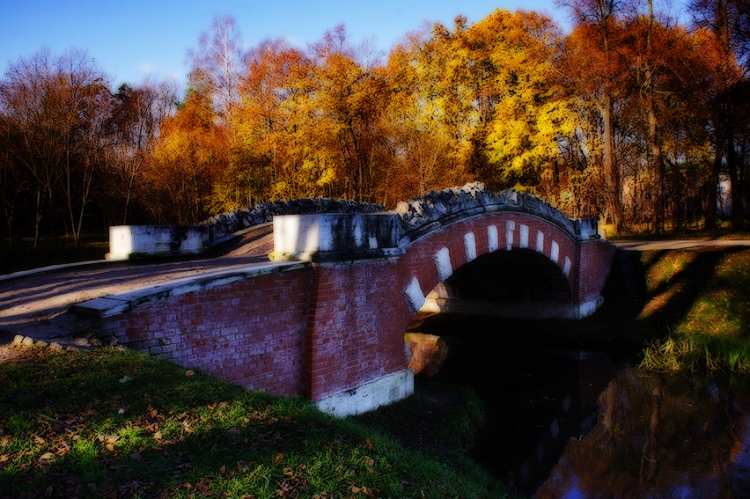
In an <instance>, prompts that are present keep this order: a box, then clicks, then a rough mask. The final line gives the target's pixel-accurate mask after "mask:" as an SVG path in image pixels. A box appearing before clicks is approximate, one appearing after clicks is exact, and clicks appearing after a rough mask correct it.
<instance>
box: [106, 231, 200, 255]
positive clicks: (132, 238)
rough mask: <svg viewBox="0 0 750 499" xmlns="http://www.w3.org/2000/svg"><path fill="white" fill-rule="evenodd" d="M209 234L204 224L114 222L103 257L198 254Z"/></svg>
mask: <svg viewBox="0 0 750 499" xmlns="http://www.w3.org/2000/svg"><path fill="white" fill-rule="evenodd" d="M209 238H210V234H209V227H208V226H206V225H118V226H114V227H110V228H109V253H107V259H108V260H127V259H133V258H144V257H159V256H173V255H190V254H199V253H202V252H204V251H206V250H207V249H208V248H209V242H210V241H209Z"/></svg>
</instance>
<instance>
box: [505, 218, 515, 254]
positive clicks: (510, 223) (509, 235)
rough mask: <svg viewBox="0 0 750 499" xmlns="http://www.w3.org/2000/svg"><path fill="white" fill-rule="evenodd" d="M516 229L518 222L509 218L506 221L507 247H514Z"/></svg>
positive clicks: (508, 248) (509, 248)
mask: <svg viewBox="0 0 750 499" xmlns="http://www.w3.org/2000/svg"><path fill="white" fill-rule="evenodd" d="M514 230H516V222H514V221H513V220H508V221H507V222H505V249H506V250H508V251H510V250H512V249H513V231H514Z"/></svg>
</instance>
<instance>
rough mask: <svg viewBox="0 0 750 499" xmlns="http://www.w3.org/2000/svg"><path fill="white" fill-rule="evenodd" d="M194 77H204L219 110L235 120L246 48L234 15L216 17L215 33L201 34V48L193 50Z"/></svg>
mask: <svg viewBox="0 0 750 499" xmlns="http://www.w3.org/2000/svg"><path fill="white" fill-rule="evenodd" d="M188 57H189V59H190V62H191V66H192V78H197V77H201V78H203V80H204V81H202V82H201V84H202V85H203V86H204V88H205V91H206V92H208V94H209V95H210V96H211V99H212V102H213V105H214V106H215V110H216V112H217V113H218V115H219V117H220V118H221V119H223V120H225V121H227V122H228V121H229V120H230V119H231V117H230V114H231V111H232V108H233V107H234V106H236V105H237V104H238V103H239V100H240V96H239V85H240V74H241V71H242V66H243V57H244V51H243V46H242V35H241V34H240V31H239V28H238V26H237V21H236V20H235V19H234V17H232V16H215V17H214V19H213V21H212V22H211V32H210V33H208V32H203V33H201V35H200V37H199V39H198V50H197V51H196V50H192V49H191V50H189V51H188Z"/></svg>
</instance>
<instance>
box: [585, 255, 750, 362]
mask: <svg viewBox="0 0 750 499" xmlns="http://www.w3.org/2000/svg"><path fill="white" fill-rule="evenodd" d="M621 258H623V259H626V260H628V261H629V263H628V264H627V265H629V266H630V268H631V271H630V275H625V274H624V273H623V268H624V267H625V266H627V265H625V264H623V262H622V261H619V260H616V262H615V265H614V267H613V269H612V275H611V278H610V280H609V281H608V284H607V288H605V305H604V306H603V307H602V309H601V310H600V311H598V312H597V313H596V314H595V315H594V316H593V317H591V318H588V319H587V320H585V321H583V325H584V326H585V325H586V324H588V325H589V326H592V328H593V331H594V333H593V334H592V336H597V335H600V337H599V338H590V340H591V341H594V342H596V341H598V342H599V343H601V344H602V345H604V346H607V345H608V347H609V348H612V347H613V346H614V345H617V344H618V342H619V343H620V344H623V345H624V344H628V345H629V346H630V347H633V346H636V345H637V344H638V343H640V344H641V345H645V347H643V351H642V355H641V357H642V362H641V367H642V368H644V369H647V370H652V371H663V372H667V371H669V372H677V371H694V372H717V371H721V372H727V373H750V249H747V248H717V249H707V250H700V251H693V250H690V251H687V250H664V251H646V252H642V253H639V252H626V253H624V254H623V255H622V256H621ZM626 280H629V281H630V288H631V295H633V294H634V295H635V296H629V297H628V296H626V293H624V291H623V289H624V288H625V287H626V286H625V281H626Z"/></svg>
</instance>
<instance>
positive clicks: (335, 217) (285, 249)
mask: <svg viewBox="0 0 750 499" xmlns="http://www.w3.org/2000/svg"><path fill="white" fill-rule="evenodd" d="M273 236H274V252H273V253H272V254H271V257H272V259H280V260H303V261H312V262H330V261H354V260H365V259H370V258H389V257H393V256H398V255H399V254H402V253H403V251H402V250H399V248H398V238H399V222H398V217H397V216H396V215H394V214H391V213H322V214H318V215H280V216H276V217H274V223H273Z"/></svg>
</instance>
